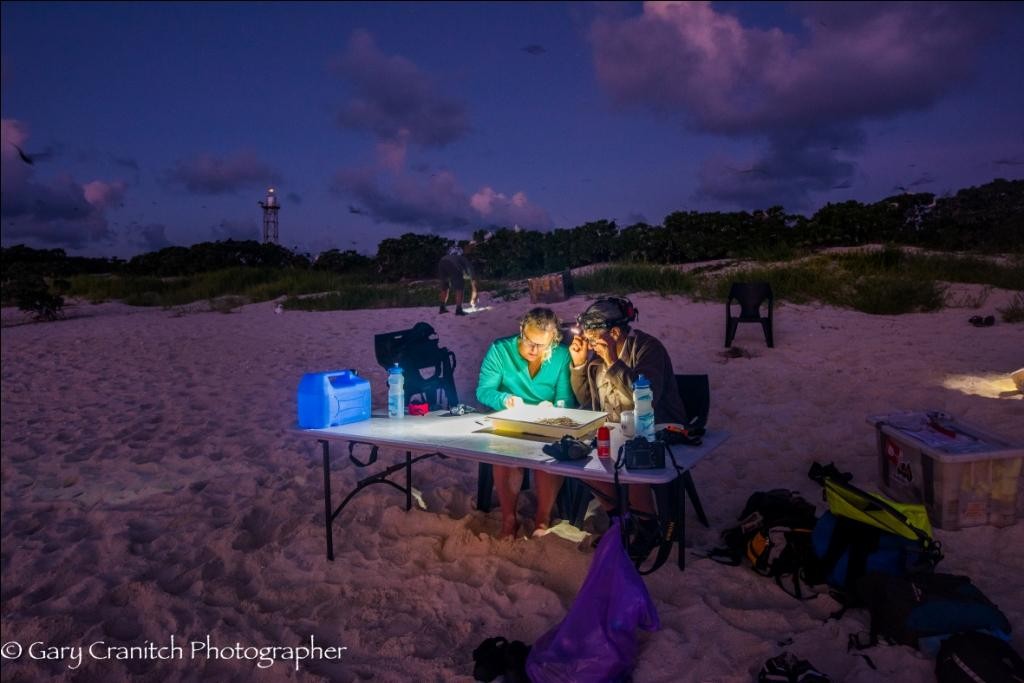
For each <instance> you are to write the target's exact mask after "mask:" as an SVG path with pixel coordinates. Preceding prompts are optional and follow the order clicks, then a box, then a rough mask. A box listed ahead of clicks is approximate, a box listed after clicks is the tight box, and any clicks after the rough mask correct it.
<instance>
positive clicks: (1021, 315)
mask: <svg viewBox="0 0 1024 683" xmlns="http://www.w3.org/2000/svg"><path fill="white" fill-rule="evenodd" d="M996 310H997V311H999V315H1000V317H1001V318H1002V319H1003V322H1008V323H1020V322H1024V292H1018V293H1017V295H1016V296H1014V297H1013V301H1011V302H1010V305H1009V306H1007V307H1006V308H997V309H996Z"/></svg>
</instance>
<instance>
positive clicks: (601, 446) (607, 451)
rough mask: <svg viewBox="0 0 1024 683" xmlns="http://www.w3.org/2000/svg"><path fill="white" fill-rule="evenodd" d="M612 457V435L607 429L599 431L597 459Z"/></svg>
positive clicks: (602, 428)
mask: <svg viewBox="0 0 1024 683" xmlns="http://www.w3.org/2000/svg"><path fill="white" fill-rule="evenodd" d="M611 455H612V433H611V431H609V429H608V428H607V427H601V428H600V429H598V430H597V457H599V458H610V457H611Z"/></svg>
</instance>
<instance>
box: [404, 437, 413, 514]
mask: <svg viewBox="0 0 1024 683" xmlns="http://www.w3.org/2000/svg"><path fill="white" fill-rule="evenodd" d="M409 510H412V451H406V452H405V511H406V512H408V511H409Z"/></svg>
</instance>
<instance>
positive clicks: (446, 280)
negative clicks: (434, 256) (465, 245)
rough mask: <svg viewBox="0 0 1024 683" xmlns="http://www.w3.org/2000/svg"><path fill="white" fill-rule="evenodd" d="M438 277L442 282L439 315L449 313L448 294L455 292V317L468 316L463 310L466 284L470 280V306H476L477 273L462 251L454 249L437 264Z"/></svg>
mask: <svg viewBox="0 0 1024 683" xmlns="http://www.w3.org/2000/svg"><path fill="white" fill-rule="evenodd" d="M437 277H438V278H439V279H440V280H441V308H440V309H439V310H438V313H447V312H448V305H447V304H448V292H449V291H450V290H454V294H455V315H466V312H465V311H464V310H462V299H463V297H464V296H465V291H464V290H465V286H466V285H465V282H466V280H469V287H470V295H469V305H470V306H471V307H475V306H476V273H475V272H473V264H471V263H470V262H469V259H468V258H466V257H465V255H464V254H463V253H462V249H459V248H458V247H452V248H451V249H449V250H448V254H447V255H446V256H442V257H441V260H440V261H439V262H438V264H437Z"/></svg>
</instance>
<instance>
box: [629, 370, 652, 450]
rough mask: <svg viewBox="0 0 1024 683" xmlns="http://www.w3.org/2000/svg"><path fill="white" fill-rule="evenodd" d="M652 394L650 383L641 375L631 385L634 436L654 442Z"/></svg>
mask: <svg viewBox="0 0 1024 683" xmlns="http://www.w3.org/2000/svg"><path fill="white" fill-rule="evenodd" d="M653 400H654V393H653V392H652V391H651V382H650V380H648V379H647V378H646V377H644V376H643V375H639V376H638V377H637V378H636V382H634V383H633V415H634V418H633V419H634V420H636V435H637V436H642V437H644V438H645V439H647V440H648V441H654V405H653V403H652V401H653Z"/></svg>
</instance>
